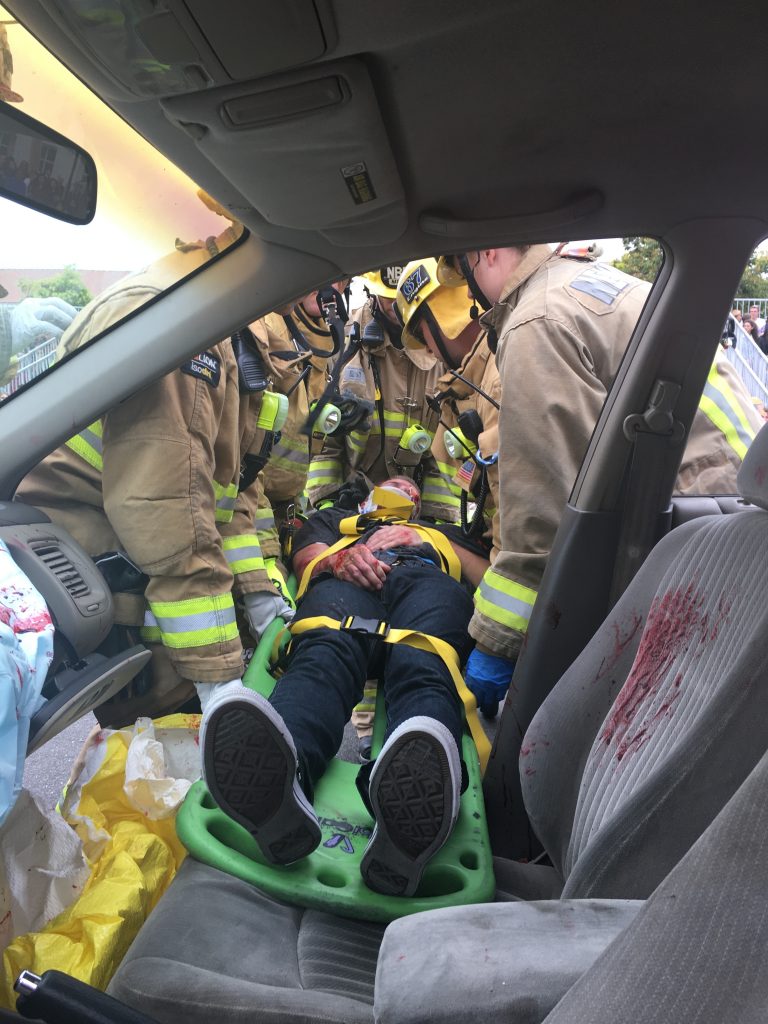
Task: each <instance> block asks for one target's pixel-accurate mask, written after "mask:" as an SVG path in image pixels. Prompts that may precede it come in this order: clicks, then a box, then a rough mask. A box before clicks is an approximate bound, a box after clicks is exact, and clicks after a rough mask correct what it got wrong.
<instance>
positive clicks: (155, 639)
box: [139, 608, 163, 644]
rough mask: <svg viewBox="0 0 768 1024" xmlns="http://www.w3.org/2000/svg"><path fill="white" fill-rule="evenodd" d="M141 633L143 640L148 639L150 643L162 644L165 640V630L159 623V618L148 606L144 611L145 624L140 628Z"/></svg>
mask: <svg viewBox="0 0 768 1024" xmlns="http://www.w3.org/2000/svg"><path fill="white" fill-rule="evenodd" d="M139 634H140V636H141V639H142V640H146V642H147V643H148V644H161V643H162V642H163V631H162V630H161V629H160V627H159V626H158V624H157V619H156V618H155V616H154V615H153V614H152V612H151V611H150V610H149V608H146V609H145V611H144V625H143V626H142V627H141V629H140V630H139Z"/></svg>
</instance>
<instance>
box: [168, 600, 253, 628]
mask: <svg viewBox="0 0 768 1024" xmlns="http://www.w3.org/2000/svg"><path fill="white" fill-rule="evenodd" d="M234 621H235V608H234V605H231V606H229V607H227V608H220V609H218V610H217V611H210V612H196V613H195V614H194V615H158V616H157V623H158V625H159V626H160V629H162V631H163V632H164V633H194V632H197V630H200V629H218V628H220V627H221V626H228V625H230V623H233V622H234Z"/></svg>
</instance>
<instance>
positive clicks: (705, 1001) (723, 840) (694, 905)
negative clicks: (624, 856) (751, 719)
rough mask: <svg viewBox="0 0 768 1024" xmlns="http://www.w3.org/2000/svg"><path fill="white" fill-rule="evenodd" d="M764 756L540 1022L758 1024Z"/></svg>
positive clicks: (767, 850) (766, 997)
mask: <svg viewBox="0 0 768 1024" xmlns="http://www.w3.org/2000/svg"><path fill="white" fill-rule="evenodd" d="M766 878H768V754H766V755H765V756H764V757H763V758H762V760H761V761H760V763H759V764H758V766H757V767H756V768H755V770H754V771H753V772H752V774H751V775H750V776H749V778H748V779H747V781H746V782H745V783H744V785H743V786H742V787H741V789H739V790H738V792H737V793H736V795H735V796H734V797H733V798H732V799H731V800H730V802H729V803H728V804H727V805H726V807H725V808H724V809H723V811H722V812H721V813H720V814H719V815H718V817H717V818H716V819H715V821H714V822H713V823H712V824H711V825H710V827H709V828H708V829H707V831H706V832H705V833H704V835H703V836H702V837H701V838H700V839H699V840H698V842H697V843H696V844H695V845H694V846H693V848H692V849H691V850H690V851H689V853H687V854H686V856H685V857H684V858H683V859H682V860H681V861H680V863H679V864H678V865H677V867H675V868H674V869H673V871H672V872H671V873H670V874H669V875H668V877H667V878H665V879H664V881H663V882H662V883H661V885H660V886H659V888H658V889H657V890H656V891H655V892H654V894H653V895H652V896H651V898H650V899H649V900H648V902H647V903H646V904H645V905H644V906H643V908H642V910H641V911H640V913H638V915H637V917H636V918H635V920H634V922H633V923H632V924H631V925H630V926H629V927H628V928H627V929H626V930H625V931H624V932H623V933H622V935H621V936H620V937H619V938H618V939H617V940H616V942H614V943H612V944H611V945H610V946H609V947H608V949H607V950H606V952H605V953H604V954H603V955H602V956H601V957H600V959H599V960H598V961H597V963H595V964H594V965H593V967H592V968H591V969H590V970H589V971H587V972H586V973H585V974H584V975H583V976H582V978H581V979H580V980H579V981H578V982H576V984H575V985H574V986H573V987H572V988H571V990H570V991H569V992H568V994H567V995H566V996H565V998H564V999H562V1001H561V1002H560V1003H558V1005H557V1008H556V1009H555V1010H553V1012H552V1013H551V1014H550V1015H549V1016H548V1017H547V1018H546V1024H584V1022H585V1021H589V1024H723V1022H724V1021H727V1022H728V1024H764V1021H765V1019H766V1016H767V1015H768V1010H767V1008H768V914H767V913H766V902H765V901H766Z"/></svg>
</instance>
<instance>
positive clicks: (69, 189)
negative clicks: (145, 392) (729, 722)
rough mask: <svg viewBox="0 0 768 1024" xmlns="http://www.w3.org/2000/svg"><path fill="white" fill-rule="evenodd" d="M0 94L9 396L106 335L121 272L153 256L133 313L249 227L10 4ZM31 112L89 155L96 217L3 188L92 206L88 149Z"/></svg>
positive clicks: (1, 277) (0, 345) (4, 386)
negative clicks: (85, 80) (105, 307)
mask: <svg viewBox="0 0 768 1024" xmlns="http://www.w3.org/2000/svg"><path fill="white" fill-rule="evenodd" d="M0 101H2V102H0V113H2V114H3V117H2V118H0V224H1V225H2V234H1V236H0V237H2V248H1V249H0V397H2V398H9V397H11V396H12V395H13V394H15V393H16V392H17V391H18V390H19V389H20V388H21V387H23V386H24V385H25V384H28V383H29V382H30V381H31V380H33V379H34V378H35V377H37V376H39V375H40V374H41V373H43V372H45V371H46V370H48V369H50V368H51V367H53V366H54V365H55V363H56V361H57V360H61V359H62V358H63V357H64V356H65V355H67V354H69V353H70V352H71V351H73V350H74V349H76V348H79V347H81V346H82V345H84V344H85V343H86V342H90V341H92V340H93V339H94V338H96V337H97V336H98V335H99V333H100V331H101V330H102V329H103V326H105V325H100V324H99V318H98V302H97V301H96V300H98V298H99V297H100V296H104V293H105V292H106V291H107V290H108V289H110V288H112V287H113V286H114V285H115V283H116V282H118V281H120V280H121V279H123V278H125V277H126V275H128V274H140V273H141V272H142V271H143V270H144V268H146V267H147V266H148V265H149V264H150V263H151V264H153V265H154V269H153V278H152V281H151V282H149V281H146V282H144V283H147V284H149V285H150V286H151V287H150V288H149V289H144V290H143V291H142V292H141V298H139V299H136V300H135V305H132V306H131V307H130V308H126V310H125V315H128V313H130V312H133V311H134V309H135V308H137V306H138V305H141V304H143V303H144V302H146V301H148V292H153V293H157V292H160V291H162V290H163V289H165V288H168V287H170V286H171V285H172V284H175V283H176V282H177V281H178V280H180V279H181V277H183V276H186V275H187V274H188V273H189V270H190V267H192V268H193V269H194V268H196V267H198V266H200V265H201V264H203V263H205V262H207V261H208V260H210V259H211V258H213V257H214V256H215V255H217V254H218V253H219V252H221V251H223V250H224V249H226V248H227V247H228V246H229V245H231V244H233V242H235V241H236V240H237V238H238V237H239V236H240V234H241V233H242V227H241V226H240V225H239V224H237V223H234V224H233V223H232V222H231V221H230V220H229V219H228V218H227V217H226V216H224V215H223V214H224V211H222V210H221V208H220V207H218V205H217V204H216V203H215V202H214V201H213V200H212V199H211V198H210V197H209V196H207V195H206V194H205V193H204V192H202V191H200V190H198V188H197V186H196V185H195V184H194V182H192V181H191V180H190V179H189V178H188V177H187V176H186V175H185V174H183V173H182V172H181V171H180V170H179V169H178V168H177V167H175V166H174V165H173V164H172V163H170V162H169V161H168V160H167V159H166V158H165V157H163V156H161V155H160V154H159V153H158V152H157V151H156V150H155V149H153V147H152V146H151V145H150V144H149V143H147V142H146V141H145V140H144V139H142V138H141V136H140V135H138V134H137V133H136V132H135V131H134V130H133V129H132V128H130V127H128V125H127V124H125V122H124V121H123V120H122V119H121V118H120V117H119V116H118V115H117V114H115V113H114V112H113V111H112V110H110V109H109V107H107V106H106V105H105V104H104V103H103V102H102V101H101V100H99V99H97V97H96V96H94V95H93V93H91V92H90V90H88V89H87V88H86V87H85V86H84V85H83V84H82V83H81V82H80V81H79V80H78V79H77V78H76V77H75V76H74V75H72V74H71V73H70V72H69V71H68V70H67V69H66V68H65V67H64V66H63V65H62V64H61V63H60V62H59V61H58V60H56V59H55V58H54V57H52V56H51V55H50V54H49V53H48V51H47V50H45V49H44V48H43V47H42V46H41V45H40V44H39V43H38V42H37V41H36V40H35V39H34V38H33V37H32V36H31V35H30V34H29V33H28V32H27V31H26V30H25V29H24V28H23V27H22V26H21V25H19V24H18V23H17V22H16V21H15V20H14V19H13V18H12V17H11V16H10V14H8V12H7V11H6V10H5V8H3V7H2V6H0ZM6 111H7V115H6V114H5V112H6ZM20 115H22V116H20ZM23 115H28V116H29V117H32V118H36V119H37V120H38V121H40V122H42V123H43V124H44V125H45V126H46V127H47V128H51V129H53V131H55V132H58V133H59V134H60V135H62V136H65V137H66V139H68V140H71V141H72V142H74V143H75V144H76V145H77V146H80V147H82V148H83V149H84V150H86V152H87V153H89V154H90V155H91V156H92V157H93V160H94V161H95V165H96V171H97V175H98V199H97V204H96V210H95V215H94V216H93V219H92V220H91V221H90V223H88V224H85V225H83V224H69V223H65V222H64V221H62V220H59V219H53V218H52V217H50V216H47V215H46V214H44V213H41V212H38V210H35V209H31V208H28V207H26V206H22V205H18V204H17V203H15V202H12V201H11V200H10V199H6V198H4V197H3V193H5V194H8V195H17V196H19V197H20V198H23V199H26V201H28V202H29V203H31V204H33V205H37V206H40V207H42V208H49V207H54V208H56V209H58V210H60V211H62V212H63V213H64V214H65V215H66V214H69V215H75V216H77V215H78V213H79V212H82V210H83V208H84V207H83V197H82V188H83V186H82V158H81V163H79V164H78V163H77V162H75V163H74V164H73V159H72V152H71V147H68V146H67V147H65V146H57V145H55V144H52V143H50V142H47V141H43V140H42V139H41V138H40V137H38V135H37V133H33V132H30V130H29V129H26V127H25V123H24V117H23ZM81 219H82V218H81ZM180 252H181V253H185V254H186V259H184V260H179V259H178V255H179V253H180ZM190 253H195V254H196V255H197V259H196V260H192V261H190V260H189V254H190ZM180 267H183V272H182V270H181V269H179V268H180ZM81 311H83V312H82V313H81ZM78 314H80V316H79V317H78V320H77V322H76V323H75V324H74V325H73V326H71V327H70V325H71V324H72V321H73V319H74V318H75V317H76V316H78ZM113 324H114V321H113V322H112V323H111V324H110V326H113Z"/></svg>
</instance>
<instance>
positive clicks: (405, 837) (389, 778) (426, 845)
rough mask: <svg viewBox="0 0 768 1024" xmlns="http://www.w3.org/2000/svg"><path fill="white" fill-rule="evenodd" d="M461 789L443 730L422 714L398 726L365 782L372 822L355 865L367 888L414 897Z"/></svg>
mask: <svg viewBox="0 0 768 1024" xmlns="http://www.w3.org/2000/svg"><path fill="white" fill-rule="evenodd" d="M460 791H461V762H460V760H459V752H458V750H457V748H456V741H455V740H454V738H453V736H452V735H451V733H450V732H449V731H448V729H446V727H445V726H444V725H443V724H442V723H441V722H438V721H436V720H435V719H434V718H425V717H423V716H418V717H415V718H409V719H408V721H406V722H403V724H402V725H400V726H398V728H397V729H395V731H394V732H393V733H392V735H391V736H390V737H389V739H388V740H387V742H386V743H385V744H384V747H383V749H382V751H381V754H380V755H379V756H378V757H377V758H376V762H375V764H374V767H373V771H372V772H371V779H370V783H369V789H368V795H369V798H370V802H371V806H372V808H373V813H374V817H375V819H376V827H375V828H374V830H373V835H372V836H371V839H370V842H369V843H368V846H367V848H366V850H365V853H364V854H363V859H362V862H361V864H360V872H361V874H362V876H363V881H364V882H365V884H366V885H367V886H368V888H369V889H373V890H374V891H375V892H380V893H384V894H385V895H387V896H413V894H414V893H415V892H416V889H417V888H418V886H419V882H420V881H421V876H422V874H423V872H424V868H425V867H426V865H427V864H428V863H429V861H430V860H431V858H432V857H434V855H435V854H436V853H437V851H438V850H439V849H440V848H441V847H442V846H443V845H444V844H445V842H446V840H447V839H448V837H449V836H450V834H451V831H452V829H453V826H454V825H455V823H456V819H457V817H458V815H459V800H460Z"/></svg>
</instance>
